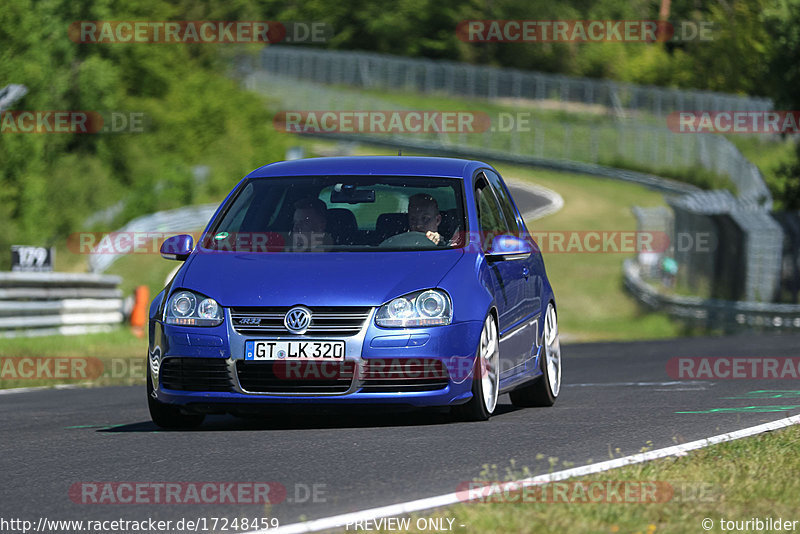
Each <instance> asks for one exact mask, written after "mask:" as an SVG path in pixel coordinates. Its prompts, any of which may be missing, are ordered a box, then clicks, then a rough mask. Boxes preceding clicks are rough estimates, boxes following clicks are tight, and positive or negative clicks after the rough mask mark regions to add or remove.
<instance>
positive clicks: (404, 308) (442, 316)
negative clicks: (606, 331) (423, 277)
mask: <svg viewBox="0 0 800 534" xmlns="http://www.w3.org/2000/svg"><path fill="white" fill-rule="evenodd" d="M452 318H453V307H452V306H451V304H450V297H449V296H448V294H447V293H445V292H444V291H442V290H440V289H427V290H425V291H417V292H415V293H409V294H408V295H404V296H402V297H398V298H396V299H394V300H392V301H390V302H387V303H386V304H384V305H383V306H381V307H380V309H379V310H378V313H377V314H375V324H377V325H378V326H385V327H390V328H391V327H395V328H405V327H407V326H439V325H445V324H450V321H451V320H452Z"/></svg>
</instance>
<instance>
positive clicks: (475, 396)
mask: <svg viewBox="0 0 800 534" xmlns="http://www.w3.org/2000/svg"><path fill="white" fill-rule="evenodd" d="M492 321H494V319H492ZM493 324H494V327H495V329H496V328H497V323H493ZM495 332H496V330H495ZM498 350H499V349H498ZM497 372H499V369H498V370H497ZM483 373H484V369H483V367H482V365H481V344H480V342H479V343H478V348H477V350H476V351H475V365H474V366H473V368H472V398H471V399H470V400H469V401H468V402H467V403H465V404H459V405H458V406H453V408H452V413H453V416H454V417H455V418H456V420H459V421H487V420H488V419H489V418H490V417H491V416H492V413H494V411H495V409H496V407H497V404H496V402H495V406H494V408H493V409H492V411H489V409H488V408H487V407H486V404H485V403H484V399H483V380H482V379H481V378H482V376H483ZM498 385H499V384H498ZM497 395H499V391H498V393H497Z"/></svg>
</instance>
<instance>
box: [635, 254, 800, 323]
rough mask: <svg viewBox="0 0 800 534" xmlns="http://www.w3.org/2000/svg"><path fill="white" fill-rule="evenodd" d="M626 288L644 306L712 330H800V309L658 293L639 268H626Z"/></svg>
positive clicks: (789, 306)
mask: <svg viewBox="0 0 800 534" xmlns="http://www.w3.org/2000/svg"><path fill="white" fill-rule="evenodd" d="M623 275H624V282H625V287H626V288H627V289H628V290H629V291H630V292H631V293H633V295H634V296H635V297H636V298H637V299H638V300H639V301H640V302H642V303H643V304H645V305H647V306H649V307H650V308H653V309H656V310H661V311H665V312H667V313H668V314H670V315H672V316H674V317H678V318H681V319H684V320H686V321H689V322H691V323H695V324H697V325H698V326H703V327H705V328H707V329H709V330H723V331H724V332H725V333H732V332H736V331H739V330H753V329H761V330H772V331H778V330H800V305H798V304H771V303H765V302H749V301H731V300H718V299H704V298H702V297H690V296H683V295H667V294H664V293H661V292H659V291H658V290H657V289H656V288H655V287H653V286H652V285H650V284H649V283H647V282H646V281H645V280H643V279H642V277H641V270H640V267H639V264H638V263H637V262H636V260H634V259H627V260H625V262H624V264H623Z"/></svg>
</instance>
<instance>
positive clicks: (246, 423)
mask: <svg viewBox="0 0 800 534" xmlns="http://www.w3.org/2000/svg"><path fill="white" fill-rule="evenodd" d="M280 409H281V411H282V413H280V414H258V415H257V414H253V415H250V416H246V417H234V416H231V415H209V416H207V417H206V420H205V422H203V424H202V425H201V426H199V427H197V428H194V429H188V430H166V429H162V428H159V427H157V426H156V425H155V424H154V423H152V422H151V421H142V422H137V423H130V424H121V425H114V426H110V427H104V428H99V429H96V430H95V431H96V432H102V433H127V432H156V431H157V432H219V431H226V432H230V431H254V430H259V431H269V430H272V431H276V430H319V429H332V428H369V427H404V426H431V425H447V424H467V423H464V422H462V421H457V420H455V419H453V417H452V416H451V415H450V413H449V410H448V409H447V408H438V409H425V410H406V411H399V410H397V409H394V410H391V411H390V410H388V409H387V410H385V411H381V412H377V411H375V410H374V409H373V410H364V409H354V408H352V407H351V408H345V407H343V408H326V409H325V410H320V409H318V408H317V409H314V410H313V411H312V410H311V409H301V408H294V407H293V408H291V409H287V408H285V407H282V408H280ZM517 410H518V408H515V407H514V406H512V405H511V404H499V403H498V405H497V408H496V410H495V413H494V416H493V417H501V416H503V415H504V414H507V413H511V412H515V411H517ZM490 423H491V420H490V421H489V424H490ZM479 424H487V423H479Z"/></svg>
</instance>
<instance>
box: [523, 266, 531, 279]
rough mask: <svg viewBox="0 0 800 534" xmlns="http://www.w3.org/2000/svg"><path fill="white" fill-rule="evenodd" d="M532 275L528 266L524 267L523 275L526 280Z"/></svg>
mask: <svg viewBox="0 0 800 534" xmlns="http://www.w3.org/2000/svg"><path fill="white" fill-rule="evenodd" d="M530 275H531V272H530V270H528V268H527V267H523V268H522V276H524V277H525V280H527V279H528V277H529V276H530Z"/></svg>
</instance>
